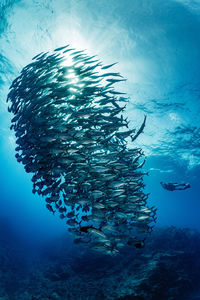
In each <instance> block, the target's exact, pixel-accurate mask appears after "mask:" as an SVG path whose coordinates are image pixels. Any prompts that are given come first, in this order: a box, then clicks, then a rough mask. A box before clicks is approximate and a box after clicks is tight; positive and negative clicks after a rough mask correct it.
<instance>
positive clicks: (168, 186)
mask: <svg viewBox="0 0 200 300" xmlns="http://www.w3.org/2000/svg"><path fill="white" fill-rule="evenodd" d="M160 184H161V185H162V187H163V188H164V189H165V190H168V191H171V192H172V191H175V190H179V191H182V190H186V189H188V188H190V184H189V183H176V182H174V183H172V182H169V183H164V182H162V181H161V182H160Z"/></svg>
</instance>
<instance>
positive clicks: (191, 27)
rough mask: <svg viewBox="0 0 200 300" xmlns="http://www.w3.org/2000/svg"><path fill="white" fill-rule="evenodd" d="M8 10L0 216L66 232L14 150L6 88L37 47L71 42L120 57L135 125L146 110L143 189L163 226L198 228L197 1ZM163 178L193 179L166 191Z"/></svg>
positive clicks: (60, 1)
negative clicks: (185, 187)
mask: <svg viewBox="0 0 200 300" xmlns="http://www.w3.org/2000/svg"><path fill="white" fill-rule="evenodd" d="M0 13H1V18H0V22H1V24H0V100H1V101H0V218H5V219H6V220H8V221H9V222H10V223H11V224H12V226H13V227H14V229H15V231H16V232H17V233H18V234H20V235H21V236H22V237H24V238H25V239H26V240H27V243H31V244H33V245H34V244H36V243H41V242H43V241H46V240H48V239H51V238H54V237H55V236H57V235H60V234H62V233H66V225H65V222H64V221H62V220H60V219H59V218H58V216H53V215H51V213H49V212H48V211H47V209H46V208H45V203H44V199H42V197H39V196H37V195H33V194H32V182H31V175H30V174H26V173H25V171H24V169H23V166H22V165H20V164H18V163H17V161H16V159H15V150H14V149H15V138H14V134H13V132H11V131H10V130H9V126H10V119H11V117H12V116H10V114H9V113H8V112H7V104H6V95H7V93H8V87H9V85H10V84H11V82H12V80H14V79H15V77H16V76H17V75H18V74H19V71H20V70H21V68H22V67H23V66H25V65H26V64H27V63H29V62H30V60H31V58H32V57H33V56H35V55H36V54H38V53H39V52H41V51H48V50H52V49H54V48H56V47H59V46H62V45H64V44H67V43H71V44H72V46H74V47H76V48H78V49H87V51H88V53H89V54H92V55H94V54H97V55H98V56H99V58H100V59H101V60H102V61H103V62H104V63H105V64H107V63H113V62H115V61H118V62H119V63H118V65H116V66H115V67H114V70H116V71H120V72H121V74H122V75H123V76H124V77H126V78H127V82H126V83H124V84H123V85H121V86H119V88H120V89H121V90H124V91H126V92H127V94H128V95H129V96H130V103H129V105H128V107H127V112H126V113H127V115H128V117H129V119H130V120H131V123H130V124H131V126H135V127H137V128H138V127H139V126H140V124H141V122H142V120H143V115H144V114H146V115H147V124H146V127H145V131H144V133H143V134H142V135H141V136H140V137H139V138H138V141H137V143H136V145H137V146H139V147H142V148H143V149H144V151H145V154H146V156H147V162H146V165H145V168H144V169H145V170H148V171H149V176H148V177H146V179H145V182H146V188H145V190H146V191H147V192H150V193H151V195H150V197H149V205H155V206H156V207H157V208H158V212H157V216H158V219H157V226H161V225H175V226H179V227H191V228H196V229H200V218H199V212H200V196H199V175H200V173H199V162H200V133H199V121H200V114H199V110H200V102H199V81H200V78H199V69H200V35H199V30H200V16H199V14H200V4H199V3H198V1H170V0H166V1H162V0H160V1H159V0H154V1H148V0H146V1H144V0H124V1H121V0H117V1H116V0H106V1H104V0H101V1H92V0H86V1H76V0H71V1H70V0H66V1H64V0H57V1H56V0H52V1H44V0H42V1H34V0H31V1H28V0H27V1H26V0H25V1H11V0H10V1H1V4H0ZM160 181H175V182H177V181H178V182H181V181H186V182H190V183H191V186H192V188H191V189H189V190H186V191H177V192H168V191H166V190H163V189H162V187H161V186H160Z"/></svg>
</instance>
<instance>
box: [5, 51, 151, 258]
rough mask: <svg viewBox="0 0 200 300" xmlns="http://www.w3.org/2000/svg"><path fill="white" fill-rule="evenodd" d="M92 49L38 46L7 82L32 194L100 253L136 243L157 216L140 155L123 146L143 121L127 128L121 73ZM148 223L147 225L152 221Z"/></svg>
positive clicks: (20, 154)
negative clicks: (119, 85)
mask: <svg viewBox="0 0 200 300" xmlns="http://www.w3.org/2000/svg"><path fill="white" fill-rule="evenodd" d="M113 65H114V64H111V65H106V66H104V65H103V64H102V63H101V61H100V60H99V59H97V58H96V56H88V55H87V54H86V53H85V51H76V50H75V49H72V48H70V46H69V45H67V46H64V47H60V48H57V49H55V50H54V51H53V52H52V53H49V52H47V53H40V54H39V55H37V56H35V57H34V58H33V60H32V62H31V63H30V64H29V65H27V66H26V67H24V68H23V69H22V71H21V73H20V76H19V77H17V78H16V79H15V80H14V81H13V82H12V85H11V87H10V91H9V94H8V98H7V101H9V107H8V111H9V112H12V113H13V114H14V117H13V119H12V124H11V129H14V131H15V136H16V144H17V147H16V151H17V153H16V158H17V161H18V162H21V163H22V164H23V165H24V168H25V170H26V172H28V173H33V177H32V182H33V193H37V194H39V195H42V196H44V197H45V201H46V207H47V209H48V210H49V211H51V212H52V213H53V214H54V213H55V212H57V213H58V214H59V216H60V218H61V219H65V221H66V224H67V226H68V230H69V231H70V232H71V233H72V234H73V235H74V241H75V243H81V244H87V245H89V246H90V247H91V248H92V249H94V250H97V251H102V252H103V253H108V254H116V253H118V252H119V251H120V248H122V247H124V246H126V245H133V246H135V247H136V248H141V247H143V245H144V241H145V239H146V236H147V234H149V233H150V232H151V231H152V228H153V226H154V223H155V220H156V209H155V208H154V207H148V206H147V199H148V194H145V193H144V192H143V188H144V181H143V177H144V175H145V173H144V172H142V170H141V168H142V166H143V164H144V160H143V161H142V162H141V161H140V159H141V157H142V156H143V155H144V154H143V152H142V150H141V149H140V148H137V147H136V148H132V147H128V142H130V141H134V140H135V139H136V138H137V137H138V136H139V135H140V134H141V133H142V131H143V129H144V127H145V122H146V117H145V118H144V121H143V123H142V125H141V127H140V128H139V130H138V131H136V130H135V129H129V122H128V120H127V118H124V117H123V114H122V112H123V111H124V109H125V106H126V102H127V101H128V98H127V97H126V94H124V93H120V92H117V91H116V90H115V89H114V87H113V86H114V84H115V83H118V82H121V81H124V80H125V79H124V78H123V77H122V76H121V75H120V74H119V73H114V72H110V68H111V67H112V66H113ZM152 224H153V225H152Z"/></svg>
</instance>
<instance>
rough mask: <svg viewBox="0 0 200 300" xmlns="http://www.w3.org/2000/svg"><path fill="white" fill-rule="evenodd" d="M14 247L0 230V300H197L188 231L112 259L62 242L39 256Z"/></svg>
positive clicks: (193, 234)
mask: <svg viewBox="0 0 200 300" xmlns="http://www.w3.org/2000/svg"><path fill="white" fill-rule="evenodd" d="M3 229H5V227H4V228H3ZM1 230H2V228H1ZM1 230H0V233H1ZM2 236H3V238H2ZM19 245H20V243H19V242H17V240H16V239H12V241H11V239H6V238H5V230H4V235H1V236H0V300H61V299H62V300H64V299H70V300H82V299H83V300H93V299H95V300H98V299H108V300H110V299H116V300H125V299H126V300H129V299H135V300H146V299H148V300H157V299H158V300H165V299H167V300H173V299H174V300H175V299H181V300H200V255H199V254H200V233H198V232H197V231H194V230H192V229H177V228H175V227H169V228H157V229H155V230H154V232H153V233H152V234H151V236H150V237H149V238H148V240H147V242H146V245H145V248H143V249H135V248H131V247H127V248H125V249H123V250H122V252H121V254H120V255H116V256H109V255H103V254H101V253H98V252H94V251H91V250H88V249H87V248H84V247H82V246H81V247H80V246H78V245H73V244H72V242H71V239H69V237H68V236H67V237H62V238H60V239H58V240H56V241H54V242H52V243H50V244H49V245H48V246H46V247H45V249H42V251H41V252H40V255H39V254H37V255H27V248H26V249H25V248H23V247H22V244H21V246H19ZM22 249H23V250H22ZM198 295H199V296H198Z"/></svg>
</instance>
